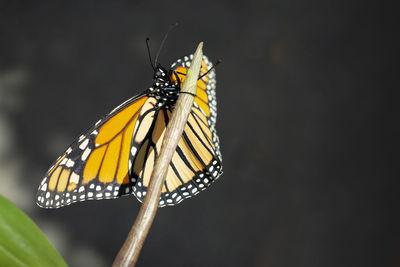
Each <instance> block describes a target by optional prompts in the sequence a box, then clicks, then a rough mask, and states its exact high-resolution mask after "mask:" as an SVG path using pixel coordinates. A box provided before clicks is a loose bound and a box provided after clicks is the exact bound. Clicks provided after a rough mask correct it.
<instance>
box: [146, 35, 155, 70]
mask: <svg viewBox="0 0 400 267" xmlns="http://www.w3.org/2000/svg"><path fill="white" fill-rule="evenodd" d="M149 41H150V38H149V37H147V38H146V46H147V54H148V55H149V60H150V64H151V67H152V68H153V70H155V69H156V68H155V67H154V65H153V60H151V53H150V46H149Z"/></svg>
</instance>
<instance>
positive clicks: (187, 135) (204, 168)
mask: <svg viewBox="0 0 400 267" xmlns="http://www.w3.org/2000/svg"><path fill="white" fill-rule="evenodd" d="M190 59H191V56H186V57H184V58H183V59H180V60H178V61H177V62H176V63H174V64H173V65H172V67H171V69H169V70H167V69H165V68H163V67H162V66H160V65H158V66H157V67H156V68H155V70H154V76H153V84H152V87H150V88H149V89H147V90H145V91H144V92H143V93H142V94H139V95H138V96H135V97H133V98H131V99H128V100H127V101H125V102H124V103H122V104H121V105H119V106H118V107H116V108H115V109H114V110H112V111H111V112H110V113H109V114H107V115H106V116H105V117H104V118H103V119H101V120H99V121H98V122H97V123H96V124H95V125H94V126H93V127H92V128H90V129H89V130H88V131H87V132H85V133H84V134H82V135H81V136H80V137H79V138H77V139H76V140H75V141H74V142H73V143H72V144H71V146H70V147H69V148H68V149H67V150H66V151H65V152H64V153H63V155H62V156H60V157H59V158H58V159H57V160H56V162H55V163H54V164H53V165H52V166H51V168H50V169H49V170H48V172H47V173H46V175H45V177H44V178H43V180H42V182H41V184H40V186H39V189H38V193H37V204H38V205H39V206H41V207H44V208H59V207H62V206H65V205H69V204H71V203H74V202H77V201H84V200H90V199H110V198H117V197H120V196H123V195H129V194H134V195H135V196H136V197H137V199H138V200H139V201H143V199H144V197H145V195H146V190H147V186H148V184H149V179H150V174H151V172H152V169H153V166H154V163H155V160H156V158H157V156H158V153H159V151H160V148H161V142H162V139H163V136H164V132H165V129H166V125H167V123H168V121H169V119H170V117H171V113H172V110H173V109H174V106H175V103H176V100H177V98H178V96H179V93H180V90H181V85H182V82H183V80H184V79H185V75H186V71H187V67H188V66H189V64H190ZM210 69H211V64H210V62H209V61H208V59H207V58H206V57H204V58H203V62H202V69H201V72H200V74H201V75H204V77H201V78H200V79H199V80H198V88H197V93H196V97H195V101H194V104H193V107H192V111H191V112H190V114H189V118H188V122H187V125H186V126H185V130H184V133H183V135H182V137H181V140H180V141H179V144H178V147H177V149H176V152H175V154H174V156H173V159H172V161H171V163H170V167H169V169H168V171H167V178H166V181H165V183H164V187H163V190H162V194H161V198H160V204H159V206H160V207H162V206H172V205H175V204H177V203H179V202H181V201H182V200H183V199H186V198H189V197H191V196H193V195H195V194H197V193H198V192H200V191H202V190H204V189H205V188H207V187H208V186H209V185H210V184H211V183H212V182H213V181H214V180H215V179H217V178H218V177H219V176H220V175H221V174H222V162H221V153H220V151H219V142H218V136H217V134H216V130H215V122H216V99H215V70H212V71H210V72H209V70H210Z"/></svg>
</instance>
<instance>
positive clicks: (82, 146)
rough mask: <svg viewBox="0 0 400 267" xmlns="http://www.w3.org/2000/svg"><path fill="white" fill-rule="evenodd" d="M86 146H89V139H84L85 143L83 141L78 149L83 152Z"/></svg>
mask: <svg viewBox="0 0 400 267" xmlns="http://www.w3.org/2000/svg"><path fill="white" fill-rule="evenodd" d="M88 144H89V139H87V138H86V139H85V141H83V142H82V144H80V145H79V148H80V149H82V150H84V149H85V148H86V147H87V145H88Z"/></svg>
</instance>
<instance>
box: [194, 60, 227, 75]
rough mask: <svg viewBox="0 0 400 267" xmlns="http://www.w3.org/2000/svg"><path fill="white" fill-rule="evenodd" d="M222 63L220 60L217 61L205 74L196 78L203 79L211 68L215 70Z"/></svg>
mask: <svg viewBox="0 0 400 267" xmlns="http://www.w3.org/2000/svg"><path fill="white" fill-rule="evenodd" d="M221 62H222V59H218V60H217V62H215V63H214V64H213V65H212V67H211V68H210V69H209V70H208V71H207V72H206V73H204V74H203V75H201V76H200V77H199V78H198V80H200V79H201V78H203V77H204V76H206V75H207V73H209V72H210V71H211V70H212V69H213V68H215V67H216V66H217V65H218V64H219V63H221Z"/></svg>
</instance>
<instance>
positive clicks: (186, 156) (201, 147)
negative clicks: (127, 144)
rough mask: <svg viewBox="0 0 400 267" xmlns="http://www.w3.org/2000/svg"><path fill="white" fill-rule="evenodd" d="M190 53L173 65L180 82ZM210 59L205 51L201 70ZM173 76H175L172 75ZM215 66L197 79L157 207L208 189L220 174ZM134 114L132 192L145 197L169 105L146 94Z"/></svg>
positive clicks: (187, 64)
mask: <svg viewBox="0 0 400 267" xmlns="http://www.w3.org/2000/svg"><path fill="white" fill-rule="evenodd" d="M191 59H192V56H191V55H190V56H186V57H184V58H183V59H180V60H178V61H177V62H176V63H174V64H173V65H172V68H173V70H174V71H176V72H177V74H178V76H179V79H180V81H181V82H183V80H184V79H185V76H186V71H187V68H188V67H189V64H190V61H191ZM210 68H211V64H210V62H209V61H208V59H207V58H206V57H205V56H204V58H203V62H202V67H201V71H200V75H203V74H205V73H206V72H207V71H208V70H209V69H210ZM172 78H173V79H174V78H175V76H174V75H172ZM215 84H216V80H215V70H211V71H210V72H209V73H207V74H206V75H205V76H203V77H202V78H201V79H199V80H198V83H197V85H198V87H197V93H196V97H195V101H194V104H193V107H192V110H191V112H190V114H189V117H188V122H187V124H186V126H185V129H184V132H183V135H182V137H181V139H180V140H179V143H178V146H177V149H176V152H175V153H174V155H173V158H172V161H171V163H170V166H169V168H168V171H167V177H166V180H165V183H164V186H163V188H162V193H161V199H160V203H159V206H160V207H163V206H166V205H168V206H172V205H176V204H178V203H179V202H181V201H182V200H183V199H185V198H189V197H191V196H193V195H196V194H197V193H199V192H200V191H202V190H204V189H206V188H207V187H208V186H209V185H210V184H211V183H212V182H213V181H214V180H215V179H217V178H218V177H219V176H220V175H221V174H222V162H221V153H220V150H219V142H218V136H217V133H216V130H215V122H216V115H217V114H216V97H215ZM147 104H148V105H145V106H144V107H143V109H142V111H141V114H140V115H139V118H138V128H137V131H135V133H134V136H133V141H132V150H131V154H130V162H132V163H131V164H130V170H131V171H130V172H131V177H132V179H133V180H134V181H135V182H136V184H135V186H134V188H133V194H134V195H135V196H136V197H137V198H138V200H139V201H143V199H144V196H145V195H146V191H147V187H148V185H149V180H150V176H151V172H152V169H153V166H154V164H155V161H156V158H157V156H158V153H159V151H160V149H161V143H162V140H163V136H164V133H165V129H166V126H167V124H168V121H169V120H170V118H171V110H169V109H157V108H155V107H156V104H157V101H156V99H154V98H149V99H148V100H147Z"/></svg>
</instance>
